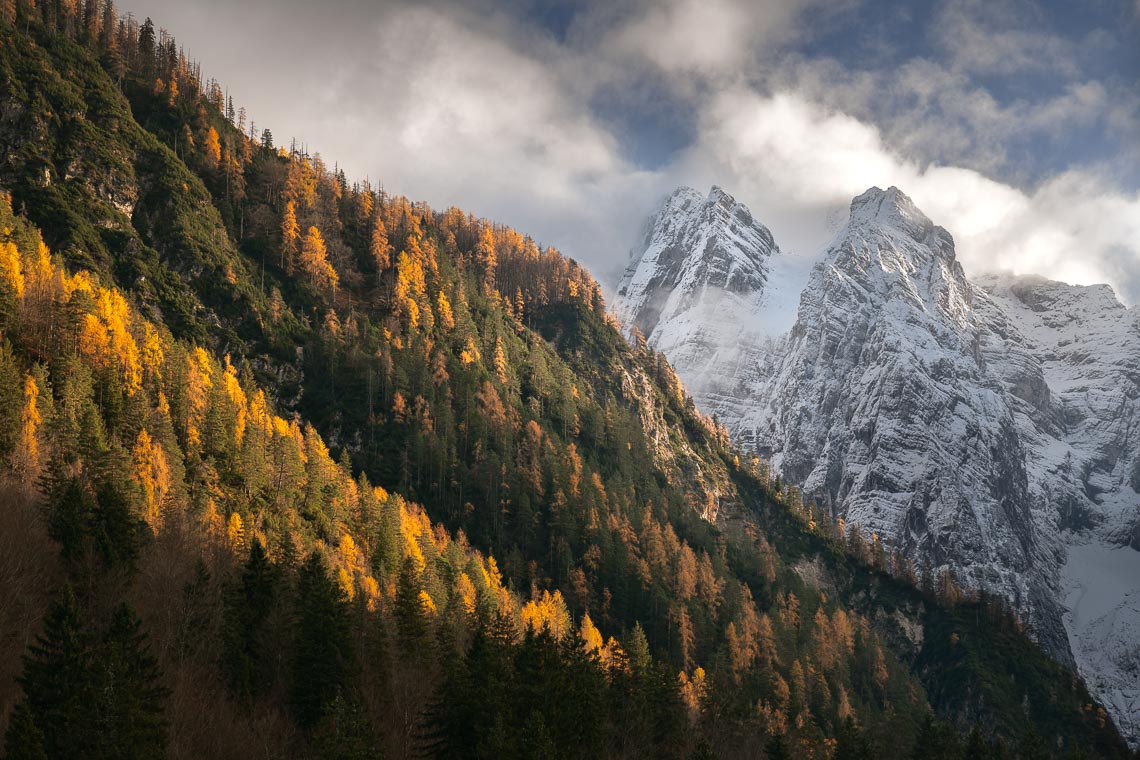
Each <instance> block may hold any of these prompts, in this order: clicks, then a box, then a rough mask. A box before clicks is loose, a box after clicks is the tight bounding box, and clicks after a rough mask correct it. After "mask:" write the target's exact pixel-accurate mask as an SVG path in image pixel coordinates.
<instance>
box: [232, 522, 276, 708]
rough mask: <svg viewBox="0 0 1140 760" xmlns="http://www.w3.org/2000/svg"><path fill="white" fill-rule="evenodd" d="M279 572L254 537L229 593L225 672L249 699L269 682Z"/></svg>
mask: <svg viewBox="0 0 1140 760" xmlns="http://www.w3.org/2000/svg"><path fill="white" fill-rule="evenodd" d="M277 580H278V572H277V568H276V567H274V565H273V563H272V562H270V560H269V557H268V556H267V555H266V553H265V548H264V547H263V546H262V545H261V541H259V540H258V539H256V538H255V539H254V540H253V543H252V544H251V545H250V547H249V559H248V560H246V563H245V567H244V568H243V569H242V574H241V578H240V579H239V580H238V582H237V583H236V584H234V585H233V586H232V587H230V588H229V589H228V590H227V592H226V598H225V609H224V612H223V623H222V625H223V628H222V636H223V647H222V663H221V665H222V673H223V675H224V677H225V679H226V684H227V685H228V686H229V688H230V691H231V692H232V693H233V694H234V696H235V697H237V698H239V699H243V700H248V699H251V698H253V697H254V696H256V695H258V694H260V693H261V692H262V691H263V690H264V689H265V688H266V686H267V685H268V681H269V674H268V673H267V658H266V654H267V651H266V648H267V641H266V639H267V638H268V630H267V629H268V627H269V622H268V621H269V617H270V615H271V614H272V612H273V605H274V600H275V599H276V596H277Z"/></svg>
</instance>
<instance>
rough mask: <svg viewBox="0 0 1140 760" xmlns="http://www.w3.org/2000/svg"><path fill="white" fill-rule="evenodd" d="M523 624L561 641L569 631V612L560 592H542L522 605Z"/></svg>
mask: <svg viewBox="0 0 1140 760" xmlns="http://www.w3.org/2000/svg"><path fill="white" fill-rule="evenodd" d="M522 619H523V624H524V625H526V626H528V627H529V628H532V629H534V630H535V631H542V630H546V631H549V632H550V633H551V635H553V636H554V637H555V638H557V639H561V638H562V637H563V636H565V635H567V634H568V633H569V632H570V631H571V630H572V628H571V621H570V611H569V610H567V609H566V602H564V601H563V599H562V592H561V591H555V592H554V593H553V594H551V593H550V592H549V591H545V590H544V591H542V592H541V593H540V594H539V595H538V596H536V597H534V598H533V599H531V600H530V601H529V602H527V603H526V604H524V605H523V608H522Z"/></svg>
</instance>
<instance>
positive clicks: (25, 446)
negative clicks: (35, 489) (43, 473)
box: [16, 375, 43, 481]
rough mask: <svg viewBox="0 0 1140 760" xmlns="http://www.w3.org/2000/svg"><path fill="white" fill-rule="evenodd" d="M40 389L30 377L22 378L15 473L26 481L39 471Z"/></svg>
mask: <svg viewBox="0 0 1140 760" xmlns="http://www.w3.org/2000/svg"><path fill="white" fill-rule="evenodd" d="M39 396H40V388H39V386H38V385H37V384H36V380H35V378H33V377H32V376H31V375H26V376H25V377H24V405H23V408H22V409H21V411H20V434H19V438H18V440H17V444H16V451H17V464H16V470H17V472H18V473H19V474H20V475H21V476H22V477H23V478H24V479H25V480H27V481H31V480H34V479H35V477H36V475H37V474H38V473H39V469H40V443H39V428H40V424H41V423H42V422H43V418H42V416H41V415H40V411H39Z"/></svg>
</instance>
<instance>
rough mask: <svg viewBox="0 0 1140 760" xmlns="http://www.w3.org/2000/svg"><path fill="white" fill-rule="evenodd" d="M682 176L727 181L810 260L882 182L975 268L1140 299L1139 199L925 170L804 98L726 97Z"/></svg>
mask: <svg viewBox="0 0 1140 760" xmlns="http://www.w3.org/2000/svg"><path fill="white" fill-rule="evenodd" d="M675 172H676V176H677V177H678V178H680V179H685V178H688V177H692V178H696V179H697V181H705V180H706V179H707V178H708V176H709V175H712V176H716V177H719V180H717V181H718V182H720V183H721V184H723V185H724V186H725V187H726V188H728V189H730V191H731V190H732V189H733V188H735V192H736V194H737V196H738V197H739V198H740V199H741V200H743V201H745V202H746V203H748V204H749V205H750V206H751V207H752V209H753V211H754V212H755V213H756V214H757V215H758V217H759V218H760V219H762V220H763V221H765V223H767V224H769V226H770V227H771V228H772V231H773V233H774V234H775V235H776V238H777V241H778V242H781V244H782V245H784V246H785V247H786V248H791V249H792V250H793V251H795V252H797V253H800V254H804V255H808V254H813V253H814V252H815V251H816V250H817V249H818V248H819V247H820V246H822V245H823V244H824V243H825V242H826V240H827V239H828V238H829V237H830V234H831V233H832V232H833V231H834V230H833V229H829V225H828V224H827V223H826V222H825V220H826V219H827V218H828V212H829V211H831V212H832V213H833V214H834V212H835V211H836V210H838V209H842V208H844V207H845V206H846V205H847V204H848V203H849V201H850V199H851V197H853V196H854V195H856V194H858V193H859V192H862V191H863V190H865V189H866V188H868V187H870V186H872V185H878V186H880V187H887V186H889V185H897V186H898V187H900V188H901V189H902V190H903V191H904V192H906V193H907V194H908V195H910V196H911V197H912V198H913V199H914V201H915V202H916V203H917V204H918V205H919V207H920V208H922V209H923V210H924V211H925V212H926V213H927V214H928V215H929V216H930V217H931V218H932V219H933V220H934V221H935V223H937V224H941V225H942V226H944V227H946V228H947V229H948V230H950V232H951V233H952V234H953V235H954V238H955V241H956V249H957V253H958V257H959V259H960V260H961V261H962V264H963V266H964V267H965V268H966V269H967V271H973V272H981V271H988V270H995V269H1009V270H1013V271H1015V272H1019V273H1028V272H1033V273H1038V274H1042V275H1045V276H1048V277H1053V278H1056V279H1060V280H1064V281H1067V282H1074V283H1082V284H1088V283H1093V282H1108V283H1110V284H1112V285H1113V286H1114V287H1115V288H1116V289H1117V291H1118V293H1120V294H1121V295H1122V297H1124V298H1126V299H1128V300H1135V299H1137V298H1140V292H1136V287H1137V285H1136V284H1137V283H1138V282H1140V194H1135V195H1127V194H1123V193H1120V192H1117V191H1114V190H1112V189H1111V188H1110V187H1109V186H1107V185H1106V184H1105V183H1104V182H1102V181H1100V180H1099V179H1098V178H1097V177H1095V176H1093V175H1091V174H1089V173H1084V172H1075V171H1074V172H1068V173H1065V174H1062V175H1060V176H1057V177H1055V178H1053V179H1051V180H1050V181H1048V182H1045V183H1044V184H1042V185H1041V186H1040V187H1039V188H1038V189H1036V190H1035V191H1033V192H1031V193H1028V192H1025V191H1023V190H1020V189H1018V188H1015V187H1012V186H1010V185H1007V184H1003V183H1001V182H997V181H995V180H992V179H989V178H987V177H985V176H984V175H982V174H981V173H979V172H977V171H973V170H970V169H964V168H960V167H952V166H937V165H935V166H929V167H926V168H922V167H920V166H919V165H918V164H916V163H914V162H911V161H907V160H905V159H902V158H900V157H899V156H898V155H896V154H895V153H894V152H892V151H891V150H890V149H889V148H888V147H887V145H886V144H885V143H884V142H883V140H882V138H881V136H880V134H879V132H878V131H877V130H876V129H875V128H873V127H871V126H869V125H867V124H866V123H863V122H861V121H859V120H857V119H854V118H852V117H851V116H848V115H846V114H843V113H841V112H835V111H829V110H826V109H824V108H822V107H820V106H818V105H816V104H813V103H811V102H809V101H807V100H806V99H804V98H803V97H802V96H799V95H797V94H794V93H790V92H783V93H778V94H776V95H773V96H763V95H760V94H758V93H755V92H753V91H749V90H744V89H737V90H734V91H732V92H727V93H724V94H721V95H719V96H718V97H716V98H715V99H714V100H713V105H712V107H711V108H710V109H709V110H708V111H707V112H706V116H705V118H704V120H703V122H702V124H701V129H700V135H699V138H698V140H697V143H696V144H695V145H694V147H693V148H692V149H690V151H689V152H688V153H687V154H686V155H685V157H684V158H683V160H682V161H680V162H679V163H678V165H677V167H676V168H675ZM833 218H834V217H833Z"/></svg>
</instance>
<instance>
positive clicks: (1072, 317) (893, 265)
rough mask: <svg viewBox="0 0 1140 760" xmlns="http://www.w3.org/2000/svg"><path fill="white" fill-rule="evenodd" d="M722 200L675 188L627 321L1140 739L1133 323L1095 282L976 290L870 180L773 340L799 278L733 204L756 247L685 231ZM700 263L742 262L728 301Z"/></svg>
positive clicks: (843, 503) (730, 236)
mask: <svg viewBox="0 0 1140 760" xmlns="http://www.w3.org/2000/svg"><path fill="white" fill-rule="evenodd" d="M726 197H727V196H724V194H723V192H721V191H718V190H716V189H714V191H713V193H712V194H710V196H709V198H708V199H704V200H702V199H701V198H700V197H699V195H697V194H696V193H694V192H693V191H689V190H681V191H678V192H677V193H675V194H674V195H673V196H672V197H671V198H670V200H669V201H667V202H666V203H665V204H664V205H663V207H662V209H661V210H660V211H659V213H658V214H657V215H655V216H654V217H653V218H652V219H651V220H650V223H649V227H648V231H647V234H646V238H645V243H644V244H643V246H642V249H641V251H635V253H634V262H633V264H632V265H631V266H630V269H629V270H628V272H627V274H626V277H625V279H624V280H623V283H622V287H621V289H620V290H619V297H620V299H621V300H620V303H619V307H618V314H619V316H620V317H621V318H622V319H623V320H625V322H626V324H628V325H634V326H637V328H638V329H639V330H641V332H642V333H644V335H645V336H646V339H647V340H648V342H649V344H650V345H651V346H653V347H655V348H657V349H659V350H661V351H663V352H664V353H665V354H666V356H667V357H668V358H669V359H670V361H671V362H672V363H673V364H674V366H675V367H676V368H677V371H678V373H679V374H680V376H681V377H682V379H683V380H684V381H685V382H686V384H687V385H689V387H690V389H691V390H692V392H693V394H694V397H695V399H696V401H697V403H698V405H699V406H701V407H702V408H703V409H704V410H705V411H706V412H710V413H715V414H717V415H718V417H719V418H720V419H721V421H722V422H724V423H725V424H726V425H727V426H728V428H729V430H730V431H731V432H732V433H733V435H734V436H735V437H736V439H737V440H738V441H739V442H740V443H742V444H743V445H744V446H746V447H747V448H751V449H753V450H756V451H758V452H760V453H761V454H763V455H766V456H767V457H769V458H770V459H771V461H772V464H773V466H774V467H775V469H776V470H777V471H778V472H780V473H781V474H782V475H783V476H784V477H785V478H786V479H787V480H789V481H791V482H794V483H798V484H800V485H801V486H802V488H803V491H804V494H805V498H807V499H814V500H815V501H816V502H817V503H819V504H820V505H825V506H826V507H827V508H828V509H830V510H831V511H832V513H833V514H835V515H839V516H843V517H844V518H845V519H846V520H847V521H848V522H849V523H854V524H858V525H860V526H861V527H862V528H863V530H864V531H865V532H866V533H868V534H869V533H872V532H874V533H877V534H878V535H879V536H880V537H881V538H882V539H884V540H885V541H887V542H889V543H893V544H894V545H896V546H898V547H900V548H901V549H902V550H904V551H905V552H906V553H907V554H908V555H909V556H911V557H913V558H914V559H915V560H916V561H918V562H920V563H922V562H929V563H930V565H931V566H932V567H934V568H941V567H949V568H952V569H953V570H954V572H955V574H956V576H957V578H958V579H959V580H960V581H961V582H962V583H963V584H965V585H968V586H972V587H979V588H986V589H989V590H992V591H995V592H998V593H1001V594H1002V595H1003V596H1005V597H1006V598H1007V599H1009V600H1010V601H1011V602H1012V603H1013V604H1014V605H1015V606H1016V608H1017V609H1018V610H1019V611H1020V612H1021V614H1022V616H1023V617H1024V619H1026V620H1027V621H1028V622H1029V623H1030V624H1031V626H1032V629H1033V631H1034V633H1035V635H1036V636H1037V638H1038V639H1039V640H1040V641H1041V643H1042V644H1043V645H1044V646H1045V647H1046V648H1047V649H1048V650H1049V651H1050V652H1051V653H1053V655H1054V656H1055V657H1057V658H1058V659H1060V660H1062V661H1064V662H1072V661H1074V660H1075V662H1076V664H1077V665H1078V667H1079V668H1080V669H1081V671H1082V673H1083V674H1084V675H1085V677H1086V678H1087V680H1088V681H1089V682H1090V686H1091V687H1092V688H1093V689H1094V690H1096V691H1097V692H1098V693H1099V695H1100V696H1101V698H1102V699H1103V700H1104V701H1105V702H1106V703H1107V704H1109V705H1110V706H1111V709H1112V710H1113V713H1114V717H1115V718H1116V720H1117V722H1118V724H1119V725H1120V726H1121V728H1122V730H1123V731H1124V732H1125V733H1127V734H1130V735H1131V736H1132V737H1133V741H1135V740H1136V738H1137V737H1140V723H1138V718H1140V690H1138V689H1137V688H1136V686H1135V685H1136V683H1137V682H1138V680H1140V636H1137V634H1135V633H1134V632H1135V631H1136V630H1140V625H1138V624H1140V551H1137V550H1138V549H1140V540H1138V539H1140V495H1138V492H1140V317H1138V315H1137V313H1136V311H1135V310H1130V309H1126V308H1125V307H1124V306H1122V305H1121V304H1120V302H1119V301H1117V299H1116V298H1115V296H1114V295H1113V293H1112V291H1111V289H1110V288H1108V287H1107V286H1091V287H1080V286H1070V285H1065V284H1062V283H1057V282H1051V281H1048V280H1044V279H1041V278H1028V277H1020V278H1018V277H1013V276H996V275H990V276H986V277H979V278H978V279H977V280H975V281H970V280H969V279H967V277H966V275H965V274H964V272H963V270H962V268H961V266H960V265H959V263H958V262H957V260H956V258H955V255H954V243H953V239H952V237H951V235H950V234H949V233H948V232H947V231H946V230H944V229H942V228H941V227H937V226H935V225H934V224H933V223H932V222H931V220H930V219H929V218H927V216H926V215H925V214H923V213H922V212H921V211H920V210H919V209H918V208H917V207H916V206H915V205H914V204H913V202H911V200H910V199H909V198H908V197H907V196H906V195H904V194H903V193H902V192H900V191H899V190H898V189H897V188H893V187H892V188H890V189H888V190H885V191H884V190H880V189H878V188H872V189H870V190H868V191H867V192H865V193H863V194H862V195H860V196H858V197H857V198H855V199H854V201H853V202H852V204H851V212H850V218H849V221H848V223H847V225H846V226H845V227H844V228H843V229H842V230H841V231H840V232H839V234H838V235H837V237H836V238H835V240H834V241H833V242H832V243H831V245H830V246H829V247H828V248H827V250H826V251H825V252H824V253H823V255H822V257H821V258H820V259H819V260H818V261H817V262H816V264H815V266H814V268H813V269H812V271H811V274H810V276H809V278H808V280H807V284H806V286H805V287H803V288H802V293H801V294H800V297H799V306H798V310H797V312H796V319H795V323H794V325H792V327H791V329H790V330H788V331H787V332H786V333H782V330H781V329H780V325H779V324H778V317H776V315H775V314H773V313H772V312H773V310H772V309H771V307H770V304H772V303H773V302H774V301H782V300H786V298H783V299H775V298H773V296H772V292H773V291H781V290H782V291H783V292H784V293H785V294H786V293H787V292H788V291H789V290H792V289H793V288H794V286H793V284H792V283H790V282H782V281H781V280H780V276H779V273H775V274H774V273H773V268H772V262H773V261H774V260H777V259H778V258H779V257H781V254H780V253H779V250H778V248H777V247H776V246H775V244H774V243H773V242H772V237H771V235H770V234H768V233H767V230H766V229H765V228H763V227H761V226H759V224H758V223H756V222H754V221H752V217H751V215H750V214H748V212H747V211H746V210H744V209H743V207H742V206H740V204H735V203H733V205H732V206H730V207H726V208H731V209H732V211H731V213H726V216H729V217H731V218H734V219H747V220H748V221H749V223H750V224H749V225H748V229H760V230H763V232H764V233H765V234H764V235H763V236H757V237H756V239H759V240H762V241H763V245H757V244H755V242H753V240H754V238H752V237H749V236H744V235H741V234H739V233H737V232H736V231H735V230H733V229H732V228H731V227H730V226H728V225H724V226H716V225H701V224H700V223H699V222H698V220H700V219H701V218H704V217H706V215H707V216H708V217H709V218H715V216H714V215H712V214H708V213H707V212H706V211H705V209H707V208H709V207H710V206H714V207H716V206H717V204H718V203H719V199H722V198H726ZM714 198H715V200H714ZM678 199H683V202H678ZM696 230H700V232H699V233H698V232H696ZM726 251H730V252H731V255H728V256H726V255H724V254H723V253H721V254H720V256H719V257H718V256H717V254H710V252H726ZM639 253H640V255H639ZM783 257H784V258H787V257H786V255H785V256H783ZM710 259H711V260H712V261H727V262H731V265H730V266H729V267H728V269H729V270H730V271H735V270H732V266H735V267H736V268H737V269H740V268H742V263H743V262H754V264H753V266H752V269H751V270H750V271H754V272H755V275H754V276H752V277H750V278H741V279H738V280H737V284H738V287H736V288H735V289H728V288H724V287H722V286H719V285H718V286H710V285H706V284H705V282H703V281H702V279H701V277H700V276H699V275H691V274H690V273H700V272H702V271H708V269H710V267H709V264H708V263H707V262H709V261H710ZM737 262H741V263H737ZM765 265H767V266H765ZM722 292H727V293H729V294H730V295H724V296H722ZM765 305H769V306H768V308H767V309H766V308H765ZM781 333H782V334H781ZM722 357H724V358H722ZM725 358H727V360H726V359H725ZM710 377H711V378H713V379H712V380H711V381H710Z"/></svg>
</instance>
